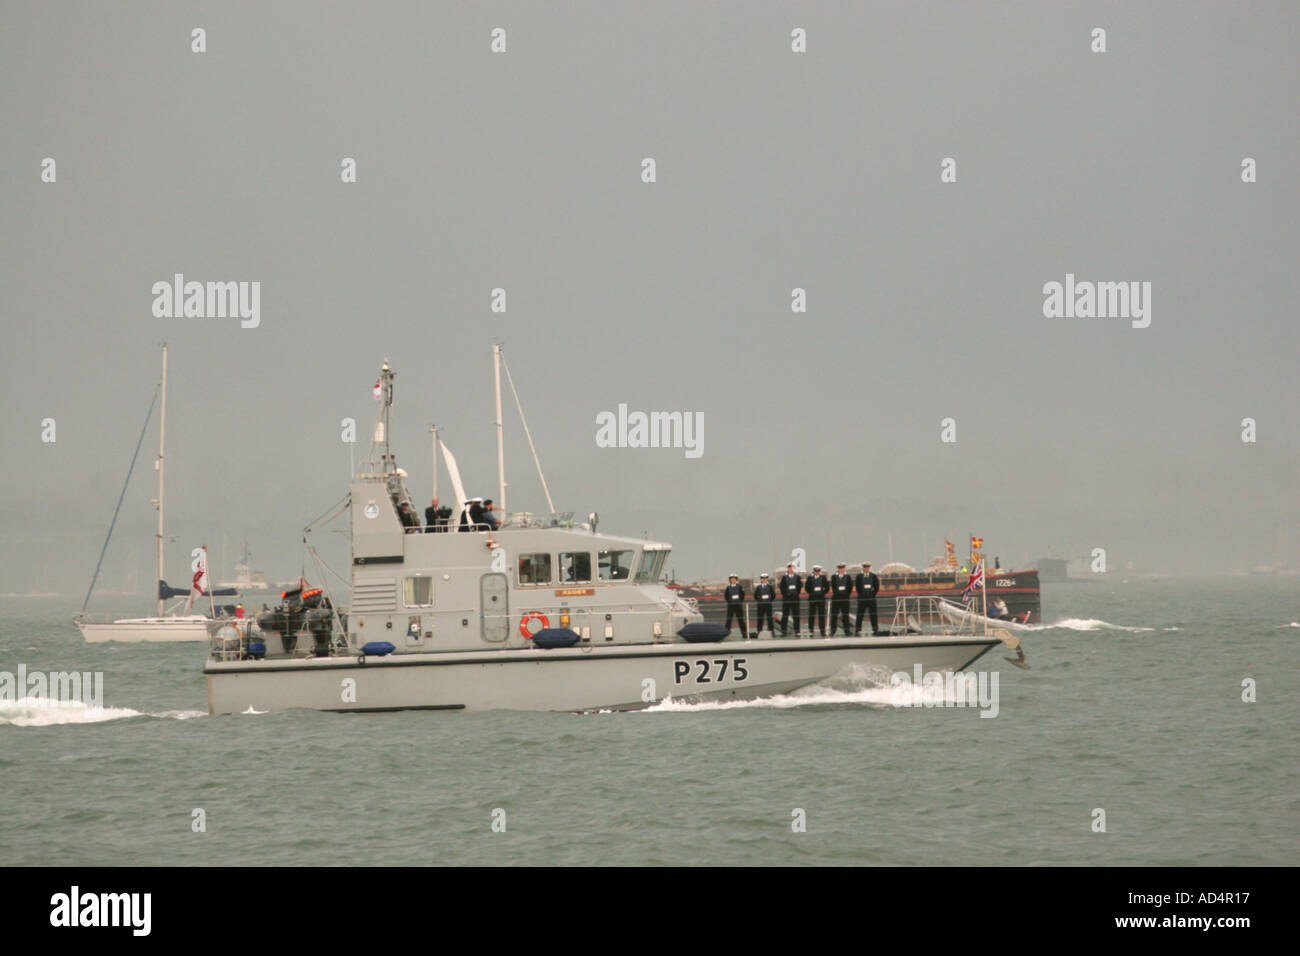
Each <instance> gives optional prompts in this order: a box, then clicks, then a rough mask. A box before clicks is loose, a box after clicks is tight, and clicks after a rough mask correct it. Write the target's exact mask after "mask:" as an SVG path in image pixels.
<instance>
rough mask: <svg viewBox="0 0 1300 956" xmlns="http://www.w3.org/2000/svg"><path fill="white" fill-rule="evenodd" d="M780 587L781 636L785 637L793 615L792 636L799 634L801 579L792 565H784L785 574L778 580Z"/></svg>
mask: <svg viewBox="0 0 1300 956" xmlns="http://www.w3.org/2000/svg"><path fill="white" fill-rule="evenodd" d="M779 584H780V588H781V636H782V637H785V635H786V629H787V628H788V627H789V625H790V617H791V615H793V616H794V636H795V637H798V636H799V592H800V591H802V590H803V579H802V578H800V577H799V575H797V574H795V573H794V565H793V564H787V565H786V566H785V574H783V575H781V580H780V582H779Z"/></svg>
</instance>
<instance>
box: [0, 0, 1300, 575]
mask: <svg viewBox="0 0 1300 956" xmlns="http://www.w3.org/2000/svg"><path fill="white" fill-rule="evenodd" d="M1298 24H1300V8H1297V6H1296V5H1295V4H1294V3H1290V2H1286V3H1282V2H1279V3H1262V2H1256V3H1249V4H1220V3H1186V2H1178V3H1174V2H1167V3H1142V4H1133V3H1114V4H1100V3H1089V4H1060V3H1051V4H1044V3H1037V2H1035V3H964V2H963V3H915V2H900V3H801V4H775V3H703V4H701V3H678V2H662V0H659V2H653V3H617V4H610V3H597V2H592V3H584V4H573V3H568V4H540V3H536V4H523V3H517V4H448V3H400V4H399V3H355V4H353V3H348V4H340V3H274V4H266V3H234V4H227V3H223V4H183V5H182V4H174V5H163V4H154V3H126V4H101V3H53V2H52V3H18V2H13V0H3V2H0V77H2V79H3V82H2V86H0V128H2V129H3V135H2V136H0V223H2V226H0V281H2V284H3V285H2V294H0V322H2V327H3V349H0V408H2V409H3V414H2V415H0V455H2V456H3V462H4V466H3V474H2V477H0V541H3V557H0V574H2V575H3V579H2V580H0V591H8V590H14V591H24V590H29V589H31V588H33V587H36V586H37V584H38V578H39V576H40V574H41V573H44V571H43V569H44V568H45V567H46V566H49V568H50V571H49V572H48V573H49V575H50V576H51V578H53V579H54V580H53V581H52V584H53V585H54V586H56V587H58V589H61V590H66V591H68V592H79V590H80V589H83V588H84V586H85V582H86V581H87V580H88V579H89V575H90V572H91V569H92V568H93V565H94V560H95V557H96V555H97V554H98V550H99V544H100V541H101V539H102V535H103V533H104V531H105V530H106V528H107V524H108V520H109V518H110V516H111V514H112V509H113V505H114V503H115V501H116V499H117V495H118V492H119V490H120V487H121V482H122V479H123V476H124V474H125V470H126V466H127V464H128V462H129V459H130V455H131V451H132V448H133V447H134V443H135V440H136V437H137V435H138V433H139V430H140V425H141V422H142V420H143V416H144V413H145V410H146V408H147V407H148V404H149V398H150V394H151V391H152V389H153V388H154V386H155V383H156V381H157V378H158V364H159V350H158V346H159V344H160V343H161V342H163V341H164V340H165V341H167V342H169V343H170V345H171V381H170V385H171V390H170V395H169V404H168V413H169V419H168V445H169V448H168V453H169V454H168V471H167V477H168V519H169V520H168V524H169V528H168V530H169V532H170V533H172V534H174V535H175V536H176V542H175V543H174V544H172V545H171V548H172V552H171V553H172V555H173V556H174V557H175V559H176V560H175V561H173V562H169V564H170V565H171V567H170V569H169V571H168V575H167V576H168V577H169V578H171V579H173V580H180V579H183V578H184V577H185V571H184V567H185V565H184V558H185V553H186V552H188V549H189V547H190V546H192V545H194V544H197V543H200V542H202V541H206V542H207V543H208V544H209V545H210V546H212V547H213V548H214V551H215V550H216V549H217V548H218V547H219V542H220V541H221V540H222V538H223V536H224V537H225V539H226V540H227V541H228V544H227V551H228V557H227V563H228V564H229V563H233V556H234V552H235V550H236V548H237V542H238V541H239V540H241V539H245V538H246V539H247V540H248V541H249V543H250V546H251V547H252V549H253V552H254V555H255V558H256V561H255V563H256V565H257V566H258V567H260V568H261V569H262V570H264V571H266V572H267V573H268V575H270V576H271V577H272V578H286V577H291V576H294V575H296V574H297V571H298V567H299V561H300V558H299V554H300V548H299V543H298V542H299V533H298V530H299V529H300V528H301V526H302V525H303V523H304V522H305V521H306V520H307V519H309V518H310V517H312V516H313V515H315V514H317V513H319V512H321V511H323V510H325V509H326V508H327V507H328V506H329V505H330V504H332V503H333V502H334V501H335V500H337V499H338V498H339V497H341V496H342V494H343V493H344V491H345V490H346V488H345V482H346V478H347V471H348V448H347V446H345V445H344V444H343V443H342V442H341V441H340V420H341V419H342V418H344V417H347V416H352V417H355V418H356V419H357V420H358V422H359V431H360V433H361V437H362V440H363V441H364V439H365V437H366V436H367V434H368V432H369V428H370V423H371V421H372V419H373V415H374V411H375V403H374V401H373V400H372V398H371V395H370V388H371V385H372V384H373V383H374V380H375V378H376V374H377V370H378V366H379V364H380V363H381V362H382V361H383V359H384V358H385V357H387V358H389V360H390V361H391V363H392V364H393V366H394V368H395V369H396V370H397V373H398V377H397V405H396V408H395V416H396V425H395V438H396V441H397V452H398V460H399V463H400V464H402V465H403V466H404V467H405V468H406V469H407V470H408V471H409V472H410V474H411V482H412V491H413V493H414V494H415V496H416V497H417V500H421V501H423V499H425V498H426V497H427V496H428V488H429V441H428V426H429V424H430V423H431V422H437V423H438V424H439V425H440V426H442V427H443V429H444V431H443V435H444V437H445V439H446V441H447V442H448V444H449V445H450V446H451V448H452V449H453V450H454V451H455V453H456V454H457V457H458V458H459V460H460V463H461V467H462V470H463V472H464V474H465V478H466V482H467V484H469V485H470V486H471V487H470V492H471V494H474V493H479V494H489V495H491V494H493V493H494V492H495V484H496V477H495V448H494V433H493V427H492V420H493V399H492V379H491V371H492V366H491V343H492V341H493V340H494V339H495V338H500V339H502V340H503V341H504V342H505V343H506V356H507V360H508V361H509V362H510V365H511V368H512V370H513V372H514V376H515V381H516V384H517V386H518V388H519V390H520V394H521V397H522V399H523V401H524V404H525V411H526V413H527V414H528V416H529V424H530V425H531V426H532V429H533V433H534V438H535V440H536V443H537V447H538V450H539V453H540V455H541V458H542V463H543V465H544V467H545V468H546V472H547V477H548V479H549V481H550V484H551V488H552V493H553V494H554V496H555V498H556V505H557V507H559V508H560V509H562V510H575V511H578V512H580V513H582V514H585V513H586V512H587V511H589V510H592V509H595V510H597V511H599V512H600V514H601V516H602V530H606V531H610V532H614V533H629V534H634V535H640V534H641V533H642V532H649V534H650V535H651V536H652V537H655V538H658V539H661V540H667V541H671V542H673V543H674V545H675V546H676V551H675V554H674V555H673V558H672V559H671V561H670V564H671V565H672V566H673V567H675V568H676V570H677V572H678V574H679V576H684V577H696V576H709V577H717V576H721V575H723V574H725V573H726V572H727V571H729V570H732V569H740V570H743V571H744V572H745V573H748V572H749V571H751V570H754V569H756V568H759V567H770V566H772V565H773V564H774V563H776V562H778V561H781V560H783V555H785V554H786V553H788V550H789V548H790V547H791V546H793V545H802V546H804V547H806V548H807V549H808V551H809V559H810V560H820V561H821V563H823V564H825V563H827V562H828V561H830V562H831V563H833V562H834V561H835V560H840V559H847V560H850V561H853V560H859V559H861V558H863V557H867V558H871V559H873V560H874V561H875V562H876V563H877V564H879V563H881V562H882V561H884V560H887V559H888V556H889V555H888V547H889V535H890V533H892V535H893V548H894V557H896V558H897V559H899V560H905V561H908V562H909V563H913V564H919V563H922V562H923V560H924V558H926V557H929V556H931V555H932V554H934V553H937V552H938V550H940V548H941V542H942V537H943V536H945V535H948V536H951V537H953V539H954V540H955V541H957V542H958V544H959V547H962V546H964V543H965V535H966V534H967V533H969V532H971V531H974V532H976V533H978V534H982V535H983V536H984V538H985V541H986V544H987V547H988V550H989V553H990V554H993V553H997V554H999V555H1000V556H1001V558H1002V563H1003V564H1004V565H1009V564H1016V565H1020V564H1022V563H1023V562H1024V560H1025V559H1026V558H1028V559H1029V560H1030V562H1031V563H1032V562H1033V560H1034V559H1036V558H1037V557H1038V556H1039V555H1042V554H1045V553H1047V552H1048V550H1049V549H1055V550H1056V551H1058V552H1060V553H1062V554H1065V555H1069V556H1078V555H1083V554H1086V553H1087V552H1088V551H1090V550H1091V549H1092V548H1093V547H1104V548H1106V549H1107V554H1108V560H1109V563H1110V565H1111V566H1112V567H1122V566H1124V565H1125V564H1126V563H1127V562H1130V561H1131V562H1133V564H1134V566H1135V567H1136V568H1138V569H1142V568H1161V569H1187V568H1192V567H1197V566H1200V567H1204V568H1207V569H1208V568H1210V567H1220V566H1226V567H1244V568H1250V567H1253V566H1255V565H1257V564H1276V563H1277V562H1278V560H1279V547H1280V540H1279V539H1280V529H1281V527H1282V525H1283V522H1284V521H1289V525H1290V531H1291V537H1292V541H1293V544H1292V546H1291V552H1292V554H1293V555H1294V553H1295V552H1296V551H1297V550H1300V542H1297V539H1300V505H1298V503H1297V493H1296V488H1297V484H1298V482H1297V477H1298V474H1297V472H1298V468H1297V465H1298V464H1300V455H1298V453H1297V448H1298V447H1300V427H1298V426H1297V415H1296V412H1297V407H1298V406H1300V402H1298V401H1297V392H1298V389H1297V375H1296V366H1297V348H1296V345H1297V339H1298V338H1300V335H1298V333H1297V315H1298V314H1300V308H1298V306H1300V294H1298V293H1297V286H1296V278H1295V274H1296V263H1297V261H1298V259H1300V255H1298V254H1300V248H1298V247H1300V229H1298V228H1297V223H1298V222H1300V187H1298V185H1297V182H1298V180H1300V177H1298V176H1297V172H1296V168H1295V163H1296V158H1297V156H1300V135H1298V131H1297V122H1298V121H1297V114H1296V109H1295V103H1296V101H1297V95H1298V94H1300V83H1298V82H1297V78H1298V71H1300V66H1298V65H1297V64H1298V61H1297V58H1296V56H1295V49H1296V46H1297V43H1298V42H1300V30H1298V29H1297V25H1298ZM196 27H201V28H203V29H204V30H205V31H206V47H207V51H206V52H205V53H194V52H192V51H191V43H192V39H191V31H192V30H193V29H194V28H196ZM497 27H500V28H502V29H504V30H505V31H506V43H507V52H506V53H504V54H493V53H492V52H491V49H490V44H491V41H492V37H491V32H492V30H493V29H494V28H497ZM1096 27H1102V28H1104V29H1105V30H1106V47H1107V49H1106V52H1105V53H1094V52H1092V49H1091V47H1092V44H1093V40H1092V30H1093V29H1094V28H1096ZM795 28H803V29H804V30H806V32H807V52H806V53H802V54H799V53H794V52H792V51H791V42H792V41H791V31H792V30H794V29H795ZM46 157H50V158H53V159H54V160H55V161H56V164H57V165H56V172H57V180H56V182H54V183H47V182H42V178H41V176H42V161H43V160H44V159H45V158H46ZM345 157H352V158H354V159H355V160H356V162H357V182H355V183H348V184H345V183H343V182H342V181H341V166H340V164H341V162H342V161H343V159H344V158H345ZM646 157H652V158H654V160H655V161H656V164H657V169H656V172H657V181H656V182H654V183H652V184H647V183H644V182H642V160H643V159H644V158H646ZM946 157H952V158H953V159H955V160H956V174H957V181H956V182H953V183H943V182H941V181H940V171H941V170H940V164H941V161H942V160H944V159H945V158H946ZM1246 157H1251V158H1253V159H1254V160H1255V161H1256V163H1257V176H1258V181H1257V182H1255V183H1250V184H1247V183H1243V182H1242V160H1243V159H1244V158H1246ZM177 272H181V273H183V274H184V275H185V277H186V279H187V280H197V281H201V282H207V281H227V280H229V281H246V282H252V281H256V282H259V283H260V284H261V286H260V288H261V314H260V326H259V327H258V328H255V329H242V328H240V323H239V321H238V319H229V318H226V319H219V318H189V319H186V318H156V317H154V315H153V313H152V305H153V301H154V296H153V294H152V292H151V289H152V286H153V284H154V283H155V282H157V281H160V280H163V281H169V280H170V279H171V277H172V276H173V274H174V273H177ZM1067 273H1073V274H1074V275H1075V276H1076V277H1077V278H1078V279H1080V280H1092V281H1137V282H1150V283H1151V288H1152V293H1151V323H1150V326H1149V327H1148V328H1144V329H1138V328H1133V327H1132V325H1131V323H1130V321H1129V320H1127V319H1125V318H1068V319H1067V318H1046V317H1045V316H1044V314H1043V303H1044V294H1043V286H1044V284H1045V283H1048V282H1052V281H1057V282H1063V281H1064V280H1065V276H1066V274H1067ZM497 287H500V288H504V289H505V290H506V294H507V311H506V312H505V313H504V314H495V313H493V312H492V311H491V309H490V304H491V293H492V290H493V289H494V288H497ZM796 287H799V288H803V289H805V290H806V293H807V312H806V313H805V314H796V313H794V312H792V310H791V290H792V289H794V288H796ZM509 402H510V399H509V392H508V391H507V403H509ZM620 403H626V404H627V405H628V406H629V408H630V409H632V410H642V411H659V410H676V411H686V412H691V413H695V412H699V413H702V414H703V417H704V445H703V450H704V453H703V455H702V457H700V458H698V459H690V458H687V457H686V456H685V455H684V454H683V451H682V450H681V449H645V450H640V449H606V448H599V447H597V445H596V441H595V435H596V416H597V414H599V413H600V412H602V411H616V410H617V408H618V406H619V404H620ZM948 417H951V418H953V419H955V420H956V437H957V441H956V442H955V443H944V442H941V440H940V437H941V436H940V423H941V420H942V419H944V418H948ZM45 418H53V419H55V421H56V428H57V432H56V435H57V440H56V441H55V442H54V443H46V442H42V440H41V433H42V426H41V422H42V420H43V419H45ZM1243 418H1253V419H1255V421H1256V422H1257V430H1258V431H1257V436H1258V440H1257V441H1256V442H1255V443H1244V442H1243V441H1242V440H1241V433H1242V426H1241V422H1242V419H1243ZM516 423H517V419H516V418H515V416H514V414H513V411H511V412H510V413H509V414H508V415H507V448H506V457H507V468H508V472H509V476H510V479H511V490H510V492H509V495H508V504H509V505H510V506H511V508H512V509H514V508H528V509H530V510H535V511H541V510H545V505H544V499H543V498H542V496H541V493H540V490H539V487H538V484H537V481H536V478H535V475H534V473H533V470H532V466H531V462H530V460H529V456H528V451H527V446H526V444H525V442H524V439H523V436H522V433H521V432H520V430H519V429H518V427H517V424H516ZM156 441H157V433H156V428H153V427H151V429H150V432H149V435H148V437H146V440H145V450H144V451H143V452H142V455H141V464H140V465H139V466H138V468H137V473H136V477H135V479H134V480H133V482H132V485H131V488H130V490H129V491H128V494H127V501H126V504H125V505H124V507H123V517H122V523H121V524H120V526H119V532H118V535H119V536H118V537H117V538H115V541H114V545H113V548H112V550H111V551H110V554H109V558H108V561H107V568H108V570H107V571H106V583H107V584H108V586H120V585H121V582H122V581H123V580H124V577H125V575H126V573H127V569H128V566H130V565H132V564H133V563H134V564H135V565H137V566H138V567H139V568H140V572H141V574H142V575H143V580H144V581H145V582H147V581H148V580H149V579H150V578H151V576H152V568H151V563H152V562H151V558H150V555H151V551H150V549H151V547H152V544H151V537H150V536H151V534H152V521H153V512H152V509H151V507H150V505H149V499H150V498H151V497H152V496H153V494H154V490H153V485H152V482H153V474H154V473H153V470H152V457H153V454H154V450H155V448H156ZM364 450H365V446H364V444H363V445H361V446H359V447H358V455H360V454H362V453H364ZM445 480H446V479H445V477H444V479H443V481H444V483H445ZM444 486H445V484H444ZM923 536H924V537H925V540H926V542H927V544H928V551H929V552H930V554H927V555H923V554H922V552H921V549H922V539H923ZM330 540H331V542H332V543H333V546H336V547H337V546H339V545H341V543H342V541H343V538H342V536H341V535H335V536H333V537H332V538H331V539H330ZM133 549H134V553H133ZM218 557H219V556H218ZM1292 562H1293V563H1294V558H1292Z"/></svg>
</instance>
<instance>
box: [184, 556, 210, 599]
mask: <svg viewBox="0 0 1300 956" xmlns="http://www.w3.org/2000/svg"><path fill="white" fill-rule="evenodd" d="M207 586H208V552H207V551H206V550H204V551H202V552H200V554H199V565H198V570H196V571H195V572H194V580H193V581H192V582H191V583H190V596H189V598H188V599H187V600H186V601H185V610H187V611H189V610H190V609H192V608H193V607H194V599H195V598H196V597H202V596H203V595H205V594H207V593H208V592H207Z"/></svg>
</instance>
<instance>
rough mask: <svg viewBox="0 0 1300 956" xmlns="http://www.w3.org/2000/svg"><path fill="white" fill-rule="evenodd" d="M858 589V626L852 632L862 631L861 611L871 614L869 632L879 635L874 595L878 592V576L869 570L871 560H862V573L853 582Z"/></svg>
mask: <svg viewBox="0 0 1300 956" xmlns="http://www.w3.org/2000/svg"><path fill="white" fill-rule="evenodd" d="M855 583H856V586H857V591H858V626H857V628H856V629H854V631H853V633H854V634H861V633H862V613H863V612H864V611H865V612H867V613H868V614H870V615H871V633H872V634H875V635H877V636H879V635H880V625H879V624H878V623H877V622H876V595H877V594H879V593H880V578H878V577H876V575H875V574H874V573H873V572H872V570H871V562H870V561H863V562H862V573H861V574H859V575H858V578H857V581H856V582H855Z"/></svg>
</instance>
